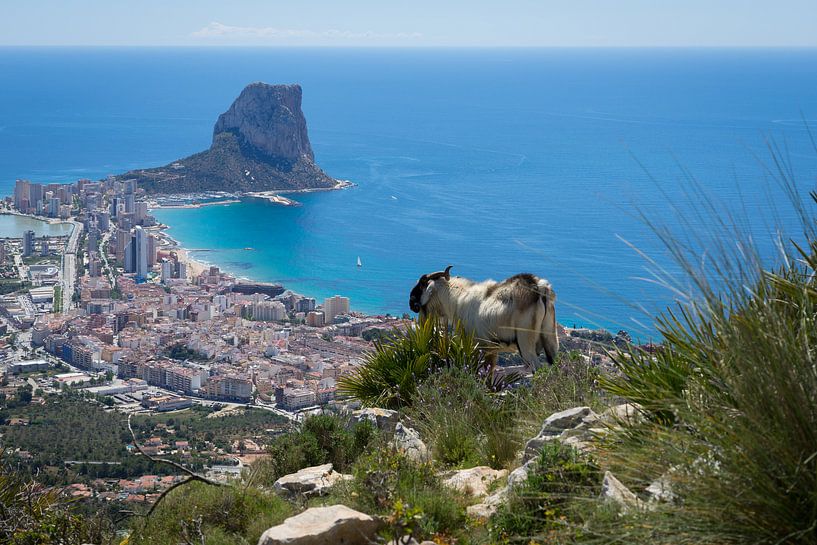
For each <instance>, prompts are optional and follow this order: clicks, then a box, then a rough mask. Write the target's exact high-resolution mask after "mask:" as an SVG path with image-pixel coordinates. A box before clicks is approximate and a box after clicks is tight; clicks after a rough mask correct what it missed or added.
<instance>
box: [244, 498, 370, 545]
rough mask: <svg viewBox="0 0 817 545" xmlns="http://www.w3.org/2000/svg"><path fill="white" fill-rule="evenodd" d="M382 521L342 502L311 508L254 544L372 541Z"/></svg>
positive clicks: (327, 544)
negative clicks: (340, 503) (341, 503)
mask: <svg viewBox="0 0 817 545" xmlns="http://www.w3.org/2000/svg"><path fill="white" fill-rule="evenodd" d="M381 527H382V523H381V521H379V520H378V519H375V518H372V517H370V516H369V515H366V514H364V513H360V512H358V511H355V510H354V509H350V508H348V507H346V506H345V505H332V506H329V507H312V508H310V509H307V510H306V511H304V512H303V513H301V514H299V515H295V516H294V517H290V518H288V519H286V520H285V521H284V522H283V524H279V525H278V526H273V527H272V528H270V529H269V530H267V531H266V532H264V533H263V534H262V535H261V539H259V540H258V545H336V544H341V543H345V544H348V545H354V544H358V543H359V544H365V543H374V542H375V539H376V537H377V532H378V531H379V530H380V529H381Z"/></svg>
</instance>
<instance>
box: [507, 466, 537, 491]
mask: <svg viewBox="0 0 817 545" xmlns="http://www.w3.org/2000/svg"><path fill="white" fill-rule="evenodd" d="M536 465H537V464H536V459H535V458H534V459H532V460H528V461H527V462H525V463H524V464H522V465H521V466H519V467H517V468H516V469H514V470H513V471H511V474H510V475H508V490H509V491H513V490H515V489H517V488H518V487H519V486H522V485H524V484H525V482H526V481H527V480H528V477H529V476H530V472H531V471H533V470H535V469H536Z"/></svg>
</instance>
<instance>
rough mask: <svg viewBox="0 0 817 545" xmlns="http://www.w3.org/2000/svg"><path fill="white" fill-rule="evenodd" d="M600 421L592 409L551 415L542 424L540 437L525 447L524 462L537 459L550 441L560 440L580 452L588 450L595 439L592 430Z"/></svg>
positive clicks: (577, 409)
mask: <svg viewBox="0 0 817 545" xmlns="http://www.w3.org/2000/svg"><path fill="white" fill-rule="evenodd" d="M598 420H599V417H598V415H597V414H596V413H594V412H593V410H592V409H590V407H574V408H572V409H567V410H564V411H560V412H558V413H554V414H552V415H550V416H549V417H547V419H546V420H545V422H544V423H543V424H542V429H541V431H540V432H539V435H537V436H536V437H534V438H533V439H531V440H530V441H528V442H527V444H526V445H525V451H524V453H523V456H522V462H528V461H530V460H532V459H533V458H535V457H536V456H537V455H538V454H539V451H540V450H542V447H543V446H544V445H545V443H547V442H548V441H556V440H558V441H560V442H562V443H564V444H567V445H570V446H573V447H576V448H579V449H580V450H588V449H589V448H590V445H591V439H592V438H593V433H592V432H591V431H590V430H591V428H593V427H594V425H596V424H597V423H598Z"/></svg>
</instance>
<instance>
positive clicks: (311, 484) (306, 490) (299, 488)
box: [273, 464, 352, 497]
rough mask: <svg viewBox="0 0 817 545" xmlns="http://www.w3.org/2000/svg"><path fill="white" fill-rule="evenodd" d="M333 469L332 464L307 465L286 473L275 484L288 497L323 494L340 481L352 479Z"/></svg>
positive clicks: (274, 486) (278, 490)
mask: <svg viewBox="0 0 817 545" xmlns="http://www.w3.org/2000/svg"><path fill="white" fill-rule="evenodd" d="M351 478H352V476H351V475H343V474H341V473H338V472H337V471H333V470H332V464H323V465H320V466H313V467H306V468H304V469H301V470H300V471H297V472H295V473H290V474H289V475H284V476H283V477H281V478H280V479H278V480H277V481H275V483H274V484H273V488H275V491H276V492H278V493H279V494H281V495H283V496H287V497H295V496H322V495H324V494H326V493H327V492H328V491H329V489H330V488H332V487H333V486H334V485H335V484H337V483H338V482H340V481H343V480H348V479H351Z"/></svg>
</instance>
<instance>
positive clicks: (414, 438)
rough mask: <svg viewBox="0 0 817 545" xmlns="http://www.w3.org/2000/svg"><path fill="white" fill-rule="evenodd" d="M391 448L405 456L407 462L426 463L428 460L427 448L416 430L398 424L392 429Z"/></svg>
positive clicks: (400, 423)
mask: <svg viewBox="0 0 817 545" xmlns="http://www.w3.org/2000/svg"><path fill="white" fill-rule="evenodd" d="M390 444H391V446H392V447H394V448H395V449H397V450H398V451H400V452H402V453H403V454H405V455H406V457H407V458H408V459H409V460H413V461H415V462H427V461H429V459H430V457H431V456H430V454H429V452H428V447H426V444H425V443H423V440H422V439H420V434H419V433H417V431H416V430H414V429H412V428H409V427H407V426H404V425H403V423H402V422H398V423H397V426H395V428H394V438H393V439H392V440H391V443H390Z"/></svg>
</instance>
